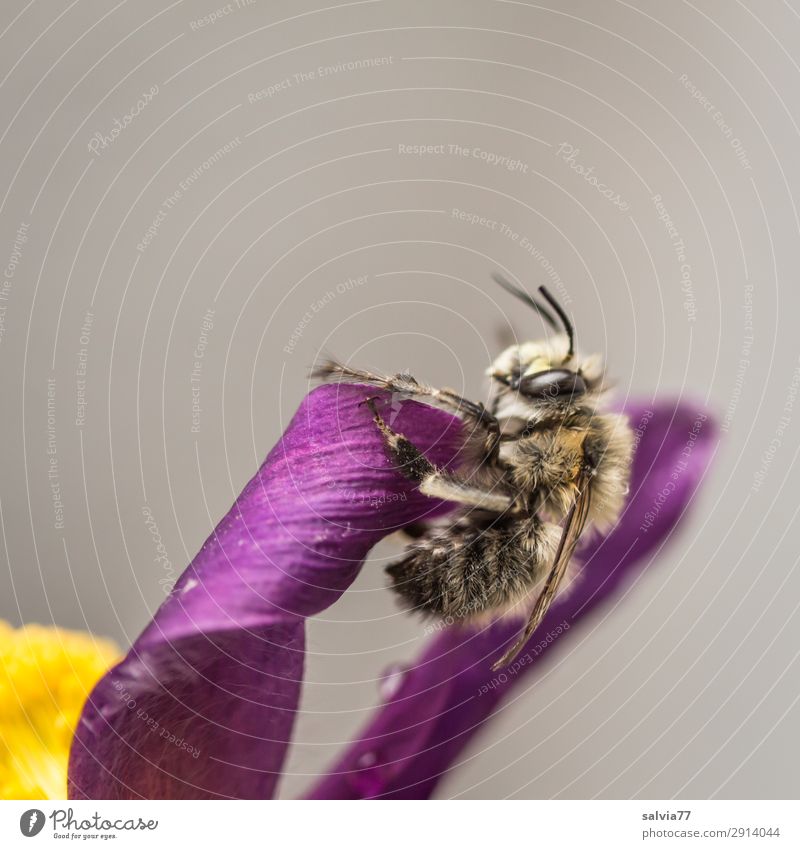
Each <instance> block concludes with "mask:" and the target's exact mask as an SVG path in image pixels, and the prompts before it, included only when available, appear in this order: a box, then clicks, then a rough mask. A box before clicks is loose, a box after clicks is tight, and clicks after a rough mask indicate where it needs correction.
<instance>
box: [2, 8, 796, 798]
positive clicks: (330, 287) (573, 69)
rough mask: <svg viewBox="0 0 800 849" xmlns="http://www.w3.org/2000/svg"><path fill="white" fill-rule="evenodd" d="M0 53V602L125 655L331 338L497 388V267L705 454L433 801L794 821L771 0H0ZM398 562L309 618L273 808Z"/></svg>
mask: <svg viewBox="0 0 800 849" xmlns="http://www.w3.org/2000/svg"><path fill="white" fill-rule="evenodd" d="M0 32H1V33H2V35H1V36H0V46H2V50H0V104H1V105H0V114H2V115H3V120H2V136H1V137H0V153H2V155H0V202H2V209H1V210H0V265H2V268H3V271H2V272H0V275H1V276H0V365H1V366H2V367H1V368H0V382H1V383H0V398H2V409H3V419H2V425H3V426H2V439H0V458H1V462H2V480H1V482H0V507H1V508H2V509H1V517H2V527H1V531H2V546H0V558H2V560H3V566H2V568H0V617H3V618H6V619H9V620H11V621H12V622H15V623H19V622H21V621H25V622H32V621H39V622H55V623H58V624H60V625H63V626H69V627H75V628H88V629H90V630H92V631H95V632H97V633H100V634H104V635H110V636H113V637H114V638H116V639H117V640H118V641H120V643H121V644H122V645H127V644H128V643H129V642H130V641H131V640H132V639H133V638H134V637H135V636H136V635H137V633H138V632H139V631H140V630H141V628H142V627H143V626H144V624H145V623H146V622H147V620H148V619H149V617H150V615H151V613H152V612H153V611H154V609H155V608H156V607H157V605H158V604H159V603H160V601H161V600H162V599H163V597H164V588H165V587H168V586H169V584H170V582H171V581H172V580H174V578H175V577H176V576H177V574H179V573H180V571H181V570H182V569H183V568H184V567H185V565H186V564H187V563H188V562H189V560H190V559H191V558H192V556H193V555H194V554H195V552H196V551H197V549H198V548H199V547H200V545H201V544H202V542H203V540H204V539H205V537H206V536H207V535H208V533H209V532H210V530H211V529H212V527H213V525H214V524H215V522H216V521H217V520H218V519H219V518H220V517H221V516H222V515H223V514H224V512H225V511H226V510H227V509H228V507H229V505H230V503H231V502H232V501H233V499H234V498H235V497H236V495H237V494H238V492H239V491H240V489H241V487H242V486H243V485H244V483H245V482H246V481H247V480H248V479H249V477H250V476H251V475H252V474H253V473H254V471H255V470H256V468H257V466H258V465H259V463H260V462H261V460H262V459H263V457H264V456H265V454H266V453H267V451H268V450H269V449H270V447H271V446H272V445H273V444H274V442H275V441H276V439H277V438H278V436H279V435H280V433H281V431H282V429H283V428H284V426H285V424H286V423H287V421H288V420H289V418H290V416H291V415H292V413H293V411H294V410H295V408H296V406H297V404H298V403H299V401H300V399H301V398H302V397H303V395H304V394H305V393H306V391H307V390H308V388H309V383H308V378H307V372H308V368H309V366H310V365H311V364H312V363H313V362H314V360H315V358H316V357H317V356H318V355H319V353H320V352H321V351H325V352H329V353H334V354H336V355H337V356H338V357H340V358H344V359H349V360H351V361H353V362H357V363H360V364H363V365H365V366H372V367H375V368H380V369H384V370H387V371H396V370H400V369H402V368H408V369H411V370H412V371H413V373H415V374H416V375H417V376H418V377H424V378H425V379H427V380H429V381H431V382H433V383H436V384H445V385H451V386H454V387H456V388H458V389H461V390H463V391H464V392H465V393H466V394H468V395H469V396H470V397H473V398H481V397H484V394H485V385H484V381H483V378H482V372H483V370H484V369H485V368H486V366H487V365H488V363H489V362H490V360H491V359H492V357H493V356H494V354H495V353H496V349H497V345H498V344H499V343H498V337H499V335H500V331H502V330H503V328H505V329H506V330H507V329H508V327H509V324H511V325H512V326H513V329H514V330H515V331H516V333H518V334H519V335H521V336H523V337H524V336H526V335H527V334H529V333H530V334H538V333H539V332H540V325H539V324H538V323H537V322H534V321H533V319H532V317H531V316H529V315H527V314H522V313H521V311H520V309H519V307H518V305H517V304H516V302H514V301H513V300H512V299H511V298H510V297H509V296H507V295H506V294H505V293H503V292H502V291H500V290H498V289H497V288H496V287H495V286H493V284H492V283H491V282H490V277H489V275H490V273H491V272H493V271H495V270H503V271H504V272H505V273H506V274H507V275H509V276H515V277H517V278H519V279H521V280H524V281H526V282H527V283H528V285H529V286H531V287H533V286H534V285H538V284H540V283H547V284H548V285H549V286H550V287H551V288H552V289H554V290H555V291H557V292H558V293H559V294H560V296H561V297H562V299H563V300H565V301H566V302H567V304H568V308H569V310H570V311H571V313H572V314H573V316H574V319H575V322H576V324H577V327H578V329H579V331H578V332H579V337H580V340H581V342H582V345H583V347H584V348H590V349H595V350H598V351H604V352H605V353H606V354H607V357H608V360H609V365H610V370H611V372H612V373H613V374H614V375H616V377H617V380H618V394H619V395H620V396H622V397H625V396H627V395H633V396H644V397H645V398H648V399H650V398H652V397H653V396H654V395H657V394H658V395H667V396H687V397H690V398H692V399H696V400H699V401H700V402H702V403H704V404H706V405H708V406H709V407H710V408H711V409H713V410H714V411H715V413H716V415H717V417H718V419H719V420H720V422H721V424H722V433H721V436H722V439H721V441H720V445H719V449H718V452H717V457H716V462H715V465H714V468H713V473H712V474H711V475H710V476H709V478H708V480H707V482H706V485H705V487H704V488H703V490H702V493H701V496H700V497H699V499H698V501H697V503H696V504H695V509H694V511H693V512H692V514H691V517H690V518H689V520H688V521H687V523H686V525H685V526H684V527H683V529H682V532H681V533H680V534H678V535H676V537H675V538H674V539H673V541H672V542H671V544H670V545H669V547H668V549H667V550H666V551H665V552H664V554H663V556H662V557H661V558H660V559H659V561H658V563H657V564H654V566H653V567H652V568H651V569H649V570H648V571H647V573H646V574H645V575H644V576H643V577H642V579H641V580H640V581H638V583H637V585H636V586H635V588H633V589H632V590H631V591H630V592H628V593H627V594H626V595H625V597H624V598H623V599H621V600H620V601H619V603H618V604H615V605H613V606H610V607H606V608H605V609H604V610H603V611H602V612H601V613H599V614H597V615H596V616H595V617H594V618H592V619H591V621H590V622H587V623H585V625H584V627H582V628H581V630H580V632H579V633H576V634H575V635H574V636H573V638H572V639H571V640H570V642H569V644H568V646H567V649H566V650H565V651H562V652H561V653H560V654H559V655H558V657H557V658H555V659H554V661H553V662H551V663H550V664H549V665H548V666H547V668H546V669H545V670H544V671H543V672H542V674H540V675H538V676H537V677H536V680H529V681H527V682H526V685H525V686H524V688H522V689H520V690H517V691H516V692H515V695H514V699H513V701H512V702H511V703H510V704H508V705H506V706H505V707H503V708H502V709H501V710H500V712H499V714H498V715H497V716H496V717H495V718H494V720H493V722H492V723H491V724H490V725H489V726H487V728H486V729H485V730H484V732H483V733H481V734H480V735H479V736H478V737H476V738H475V740H474V741H473V743H472V744H471V746H470V747H469V749H468V751H467V752H466V753H465V754H464V755H463V757H462V759H461V764H460V765H459V766H457V768H455V769H454V770H453V772H452V774H451V775H450V776H449V777H448V778H447V780H446V781H445V782H444V783H443V785H442V786H441V788H440V791H439V792H440V795H441V796H442V797H455V796H461V797H506V796H516V797H521V798H546V797H565V798H590V797H640V798H661V797H672V796H681V797H684V798H705V797H714V796H717V797H779V798H787V797H797V795H798V793H800V770H799V769H798V751H797V725H798V721H800V709H799V708H798V695H799V694H798V684H797V682H798V668H799V667H798V660H797V659H798V649H800V627H799V626H800V617H799V616H798V612H797V608H798V597H800V575H798V573H797V571H796V569H795V565H796V559H797V553H798V536H797V527H798V523H797V509H798V508H797V502H798V498H797V496H798V491H799V490H798V484H797V480H796V474H797V472H796V469H797V452H798V447H800V440H798V422H800V402H798V401H797V391H798V385H799V384H800V360H799V359H798V355H799V354H800V344H799V343H800V332H799V331H798V307H799V306H800V297H798V289H799V288H800V283H798V276H797V268H798V264H799V263H798V260H800V239H798V229H799V225H800V219H799V218H798V209H797V203H798V195H799V194H800V193H798V191H797V186H798V185H800V162H799V161H798V155H797V151H798V143H799V142H800V128H799V127H798V120H800V102H799V100H798V98H799V97H800V84H799V83H800V67H798V61H800V5H799V4H798V3H796V2H794V3H791V2H778V1H777V0H774V1H771V2H760V3H756V2H754V0H751V1H750V2H747V3H740V2H721V0H716V2H714V0H706V1H705V2H702V0H701V2H695V3H689V2H675V3H669V4H665V3H659V2H655V0H645V2H636V3H624V2H610V0H605V2H588V0H585V2H576V0H561V2H550V3H549V4H548V3H541V4H535V3H533V2H516V0H468V2H465V0H433V2H432V0H426V2H415V0H402V2H401V0H361V2H349V3H341V4H338V5H326V3H325V2H324V0H314V2H307V0H301V2H297V0H295V2H288V0H284V2H265V0H251V2H245V0H241V2H239V3H238V4H237V3H236V2H233V3H231V4H229V5H227V6H226V5H225V4H224V3H222V2H220V0H208V2H206V1H205V0H203V2H200V0H195V1H194V2H189V0H184V1H183V2H181V0H178V2H173V3H171V4H164V3H161V2H156V0H136V2H134V0H121V2H116V3H115V2H113V0H108V2H100V1H99V0H97V1H96V2H95V0H74V2H67V0H57V2H50V3H44V2H41V1H40V2H35V0H31V2H29V3H27V4H26V3H23V2H22V1H21V0H5V2H4V3H3V12H2V20H0ZM117 121H118V122H119V123H116V122H117ZM420 146H421V147H420ZM464 151H466V153H464ZM595 178H596V179H595ZM459 213H465V214H464V215H463V216H462V215H460V214H459ZM481 219H484V220H483V222H481ZM493 222H494V223H493ZM348 280H352V281H353V282H352V283H350V284H347V281H348ZM338 284H343V285H341V286H338V289H337V285H338ZM331 292H332V293H333V295H332V296H331V295H329V294H327V293H331ZM317 302H321V306H319V305H317ZM313 305H317V306H316V307H315V306H313ZM198 352H199V353H200V354H201V355H202V356H198ZM197 363H199V366H197V365H196V364H197ZM54 486H55V487H56V489H54V488H53V487H54ZM54 495H56V496H57V497H56V498H55V499H54ZM57 502H58V503H57ZM154 527H155V528H157V532H158V534H159V535H160V538H161V540H162V544H163V550H158V549H157V548H156V545H155V537H154V536H153V533H152V531H153V528H154ZM400 545H401V543H400V542H399V541H396V540H387V541H386V542H385V543H383V544H382V545H381V546H379V548H378V549H377V550H376V551H375V552H374V553H373V557H372V558H371V560H370V562H368V563H367V565H366V567H365V568H364V570H363V573H362V575H361V577H360V579H359V580H358V582H357V584H356V585H355V586H354V588H353V589H352V591H350V592H348V593H347V594H346V595H345V596H344V598H343V599H342V600H341V601H340V602H339V603H338V604H336V605H335V606H334V607H333V608H331V609H330V610H328V611H326V613H325V615H323V616H321V617H319V619H317V620H316V621H314V622H312V623H311V626H310V634H309V646H310V653H309V668H308V684H307V686H306V689H305V693H304V700H303V705H302V707H303V712H302V715H301V717H300V721H299V724H298V726H297V730H296V734H295V738H296V741H297V742H296V743H295V745H294V748H293V750H292V753H291V756H290V760H289V764H288V775H287V777H286V779H285V781H284V783H283V787H282V793H283V795H284V796H294V795H297V794H298V793H299V792H301V790H302V788H303V787H304V786H305V785H306V783H307V782H308V776H309V775H314V774H316V773H318V772H319V771H320V770H321V769H323V768H324V766H325V765H326V764H327V763H329V762H330V761H331V759H332V757H333V755H334V753H335V752H336V751H337V750H338V748H339V747H340V746H341V745H342V743H343V741H346V740H347V739H348V738H349V737H350V736H351V735H352V734H353V733H354V732H355V730H356V729H357V728H358V727H359V726H360V725H362V724H363V722H364V721H365V720H366V718H367V716H368V715H369V713H370V711H371V710H372V708H373V707H374V705H375V704H376V703H377V702H378V700H379V694H378V680H379V678H380V675H381V672H382V670H384V669H385V668H386V667H387V666H389V665H390V664H392V663H395V662H398V661H403V660H406V659H410V658H412V657H413V656H414V654H415V653H416V652H418V651H419V649H420V646H421V645H422V643H423V642H424V639H425V636H424V633H423V627H422V625H421V624H420V623H419V622H418V621H416V620H414V619H412V618H410V617H408V616H406V615H403V614H400V613H399V612H398V610H397V608H396V605H395V603H394V600H393V598H392V597H391V596H390V595H389V593H388V592H387V591H386V590H385V589H384V579H383V575H382V568H381V565H382V563H383V562H384V561H385V560H386V559H387V558H390V557H392V556H393V555H395V554H396V553H397V551H398V550H399V546H400ZM159 558H160V559H159Z"/></svg>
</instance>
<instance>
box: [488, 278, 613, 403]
mask: <svg viewBox="0 0 800 849" xmlns="http://www.w3.org/2000/svg"><path fill="white" fill-rule="evenodd" d="M494 279H495V280H496V281H497V282H498V283H499V284H500V285H501V286H503V288H504V289H506V290H507V291H509V292H511V294H513V295H514V296H515V297H517V298H519V299H520V300H522V301H523V302H524V303H526V304H527V305H528V306H530V307H533V309H535V311H536V312H537V313H539V315H540V316H541V317H542V318H543V319H544V320H545V321H546V322H547V323H548V324H549V325H550V326H551V327H552V328H553V329H554V330H561V329H562V328H563V332H558V333H556V335H554V336H552V337H551V338H550V339H546V340H541V341H538V342H524V343H522V344H520V345H512V346H511V347H510V348H507V349H506V350H505V351H503V353H502V354H500V356H499V357H498V358H497V359H496V360H495V361H494V362H493V363H492V365H491V366H490V367H489V369H488V370H487V374H488V375H489V376H490V377H491V378H492V379H493V380H494V381H495V382H496V384H497V386H496V389H497V395H498V396H503V395H505V396H509V395H510V396H513V397H515V398H517V399H519V401H522V402H528V403H537V404H543V405H550V404H552V405H555V406H557V407H559V408H564V407H565V406H570V405H572V404H581V403H583V402H584V401H585V400H588V399H587V398H586V397H585V396H588V395H590V394H591V393H593V392H597V391H598V390H599V389H600V386H601V382H602V373H603V365H602V362H601V360H600V358H599V357H597V356H592V357H589V358H586V359H581V358H580V357H579V356H578V354H577V352H576V351H575V334H574V331H573V328H572V324H571V322H570V320H569V318H568V317H567V315H566V313H565V312H564V310H563V309H562V308H561V306H560V304H559V303H558V302H557V301H556V300H555V298H553V297H552V295H550V293H549V292H548V291H547V290H546V289H545V288H544V287H540V290H539V291H540V292H541V293H542V296H543V297H544V298H545V300H546V301H547V303H548V304H549V305H550V307H551V308H552V310H553V311H554V312H555V314H556V315H557V316H558V319H559V321H560V323H561V327H559V326H558V324H557V323H556V319H555V318H554V317H553V315H552V314H551V313H550V311H549V310H548V309H547V307H545V306H544V305H543V304H540V303H538V302H537V301H536V300H534V299H533V298H532V297H531V296H530V295H529V294H528V293H527V292H525V291H523V290H522V289H519V288H518V287H516V286H514V285H513V284H512V283H509V282H508V281H507V280H505V279H504V278H502V277H498V276H495V278H494Z"/></svg>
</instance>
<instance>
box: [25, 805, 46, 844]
mask: <svg viewBox="0 0 800 849" xmlns="http://www.w3.org/2000/svg"><path fill="white" fill-rule="evenodd" d="M43 828H44V811H40V810H39V809H38V808H31V809H30V810H29V811H25V813H24V814H23V815H22V816H21V817H20V818H19V830H20V831H21V832H22V833H23V834H24V835H25V837H36V835H37V834H38V833H39V832H40V831H41V830H42V829H43Z"/></svg>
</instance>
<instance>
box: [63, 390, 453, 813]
mask: <svg viewBox="0 0 800 849" xmlns="http://www.w3.org/2000/svg"><path fill="white" fill-rule="evenodd" d="M368 394H372V395H374V394H376V393H375V392H374V391H373V390H368V389H365V388H364V387H358V386H345V385H337V386H323V387H320V388H318V389H316V390H314V391H313V392H312V393H311V394H310V395H308V396H307V397H306V399H305V400H304V401H303V403H302V405H301V407H300V409H299V410H298V412H297V413H296V414H295V416H294V418H293V419H292V421H291V423H290V425H289V427H288V429H287V430H286V432H285V434H284V435H283V437H282V438H281V440H280V442H279V443H278V444H277V445H276V446H275V448H274V449H273V450H272V451H271V452H270V454H269V456H268V457H267V459H266V460H265V462H264V464H263V465H262V466H261V468H260V469H259V471H258V473H257V474H256V476H255V477H254V478H253V479H252V480H251V481H250V483H249V484H248V485H247V486H246V488H245V489H244V491H243V492H242V494H241V495H240V496H239V498H237V499H236V502H235V503H234V505H233V507H232V508H231V510H230V511H229V512H228V514H227V515H226V516H225V518H224V519H223V520H222V521H221V522H220V523H219V525H218V526H217V528H216V530H215V531H214V533H213V534H212V535H211V536H210V537H209V538H208V540H207V541H206V543H205V545H204V546H203V548H202V550H201V551H200V552H199V553H198V555H197V556H196V557H195V559H194V560H193V561H192V563H191V564H190V566H189V567H188V568H187V570H186V571H185V572H184V573H183V575H182V576H181V578H180V580H179V581H178V582H177V584H176V586H175V589H174V590H173V592H172V593H171V594H170V596H169V597H168V598H167V599H166V600H165V602H164V603H163V605H162V606H161V607H160V609H159V610H158V612H157V613H156V614H155V617H154V618H153V620H152V622H151V623H150V624H149V625H148V626H147V628H146V629H145V631H144V632H143V633H142V635H141V636H140V637H139V638H138V639H137V640H136V642H135V643H134V645H133V646H132V648H131V649H130V651H129V652H128V654H127V656H126V657H125V658H124V659H123V660H122V661H121V662H120V663H119V664H118V665H116V666H115V667H114V668H113V669H111V671H110V672H109V673H108V674H107V675H106V676H105V677H104V678H103V679H102V680H101V681H100V682H99V683H98V685H97V686H96V687H95V689H94V690H93V692H92V693H91V695H90V697H89V699H88V701H87V702H86V704H85V706H84V709H83V713H82V717H81V719H80V722H79V724H78V728H77V731H76V734H75V739H74V741H73V745H72V749H71V755H70V769H69V790H70V797H71V798H93V799H99V798H139V797H144V798H205V797H234V798H269V797H271V796H272V795H273V793H274V791H275V785H276V782H277V780H278V778H279V776H280V773H281V769H282V766H283V761H284V757H285V753H286V747H287V745H288V741H289V738H290V736H291V732H292V726H293V722H294V717H295V711H296V708H297V703H298V699H299V695H300V686H301V681H302V675H303V657H304V624H305V618H306V617H308V616H312V615H314V614H316V613H318V612H320V611H321V610H324V609H325V608H326V607H328V606H329V605H331V604H332V603H333V602H334V601H336V599H337V598H338V597H339V596H340V595H341V593H342V592H344V590H346V589H347V587H348V586H349V585H350V584H351V582H352V581H353V579H354V578H355V577H356V575H357V573H358V570H359V569H360V567H361V564H362V562H363V560H364V558H365V556H366V554H367V552H368V551H369V550H370V548H371V547H372V546H373V545H374V544H375V543H376V542H377V541H378V540H379V539H380V538H381V537H383V536H385V535H386V534H388V533H391V532H392V531H394V530H396V529H397V528H399V527H402V526H403V525H406V524H409V523H410V522H413V521H417V520H419V519H422V518H424V517H428V516H431V515H434V514H436V513H437V512H439V513H441V512H443V511H446V510H448V509H450V505H445V504H441V503H439V502H435V501H433V500H431V499H429V498H427V497H425V496H423V495H421V494H419V493H418V492H416V491H415V490H414V487H413V486H412V485H411V484H410V483H409V482H408V481H406V480H405V479H404V478H403V477H402V476H401V475H399V474H398V473H397V472H396V471H394V470H393V469H392V468H391V465H390V463H389V461H388V459H387V458H386V455H385V453H384V450H383V446H382V443H381V440H380V437H379V435H378V432H377V430H376V428H375V426H374V423H373V422H372V420H371V414H370V412H369V410H368V409H367V408H366V407H365V406H363V404H362V402H363V400H364V398H365V397H366V396H367V395H368ZM391 401H392V399H391V398H390V397H389V396H381V398H380V400H379V407H382V409H383V412H384V416H385V417H386V418H387V419H391V420H392V423H393V426H394V427H395V428H396V429H397V430H399V431H401V432H403V433H405V434H406V436H408V437H409V438H410V439H412V440H413V441H414V442H416V443H417V444H418V445H419V446H420V448H422V449H423V450H424V451H425V452H426V454H427V455H428V456H429V458H430V459H431V460H433V461H434V462H436V463H438V464H441V465H448V464H450V463H451V462H453V461H454V459H455V458H456V456H457V453H458V449H459V446H460V443H461V440H462V438H463V435H462V431H461V425H460V423H459V422H458V421H457V420H456V419H454V418H453V417H452V416H450V415H449V414H447V413H444V412H442V411H440V410H435V409H432V408H431V407H427V406H424V405H420V404H417V403H415V402H410V401H408V402H405V403H403V404H402V405H401V404H394V405H392V403H391Z"/></svg>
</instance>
